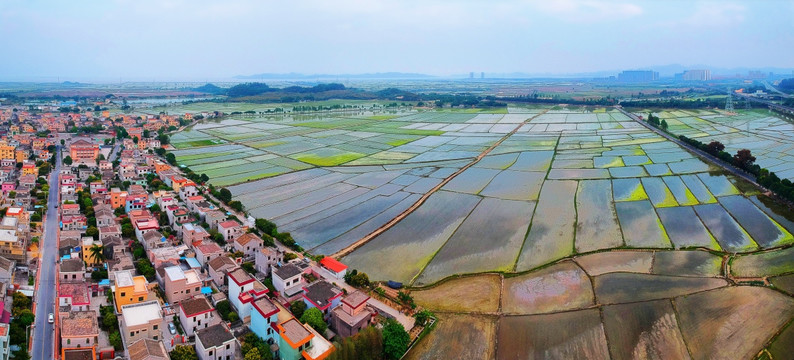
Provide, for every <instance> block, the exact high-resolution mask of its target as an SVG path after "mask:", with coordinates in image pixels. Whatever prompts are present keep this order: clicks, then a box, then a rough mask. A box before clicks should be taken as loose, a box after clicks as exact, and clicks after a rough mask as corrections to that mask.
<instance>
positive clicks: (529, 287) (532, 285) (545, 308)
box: [502, 261, 593, 314]
mask: <svg viewBox="0 0 794 360" xmlns="http://www.w3.org/2000/svg"><path fill="white" fill-rule="evenodd" d="M591 305H593V288H592V286H591V285H590V279H589V278H588V277H587V274H585V273H584V271H582V269H580V268H579V267H578V266H576V264H574V263H573V262H570V261H566V262H562V263H559V264H555V265H552V266H549V267H547V268H545V269H541V270H538V271H535V272H532V273H529V274H525V275H520V276H516V277H510V278H505V280H504V296H503V297H502V312H503V313H505V314H542V313H549V312H556V311H563V310H573V309H582V308H586V307H588V306H591Z"/></svg>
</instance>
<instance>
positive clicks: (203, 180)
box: [201, 174, 210, 183]
mask: <svg viewBox="0 0 794 360" xmlns="http://www.w3.org/2000/svg"><path fill="white" fill-rule="evenodd" d="M207 181H210V177H209V176H207V174H201V182H202V183H205V182H207Z"/></svg>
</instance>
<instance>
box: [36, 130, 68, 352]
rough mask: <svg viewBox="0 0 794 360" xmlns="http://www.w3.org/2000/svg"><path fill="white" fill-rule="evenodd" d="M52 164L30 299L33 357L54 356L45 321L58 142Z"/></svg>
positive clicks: (49, 303) (54, 240)
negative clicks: (33, 308)
mask: <svg viewBox="0 0 794 360" xmlns="http://www.w3.org/2000/svg"><path fill="white" fill-rule="evenodd" d="M57 148H58V149H57V150H56V153H57V156H56V159H57V160H56V163H55V167H53V169H52V172H51V173H50V174H51V175H50V194H49V198H48V200H47V218H46V220H45V223H44V239H43V241H42V245H41V258H39V263H40V267H39V272H38V277H39V282H38V288H37V289H36V290H37V291H36V293H35V294H34V298H33V301H34V303H35V304H36V321H35V323H34V324H35V329H34V330H33V339H32V342H33V351H32V352H31V353H30V355H31V358H32V359H53V358H54V356H53V345H54V338H53V336H54V333H53V324H50V323H49V322H48V321H47V317H48V315H49V314H50V313H55V310H54V308H53V305H54V303H55V291H56V290H55V261H56V259H57V258H58V209H56V208H55V205H57V204H58V200H59V199H58V178H59V176H58V175H59V173H60V172H61V155H60V152H61V146H60V145H57Z"/></svg>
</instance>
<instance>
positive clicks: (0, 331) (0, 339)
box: [0, 323, 11, 360]
mask: <svg viewBox="0 0 794 360" xmlns="http://www.w3.org/2000/svg"><path fill="white" fill-rule="evenodd" d="M10 330H11V329H10V328H9V325H8V324H3V323H0V360H8V359H9V357H10V355H11V339H10V335H11V333H10Z"/></svg>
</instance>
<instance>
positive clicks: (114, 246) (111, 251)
mask: <svg viewBox="0 0 794 360" xmlns="http://www.w3.org/2000/svg"><path fill="white" fill-rule="evenodd" d="M100 238H101V239H102V240H101V241H102V246H103V247H104V249H105V250H104V252H105V258H106V259H107V260H114V259H117V258H118V257H119V256H121V255H123V254H125V253H126V252H127V245H126V244H125V243H124V240H123V239H122V238H121V236H111V235H108V236H105V237H104V238H102V237H101V236H100Z"/></svg>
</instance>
